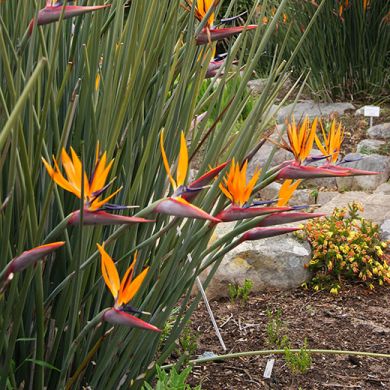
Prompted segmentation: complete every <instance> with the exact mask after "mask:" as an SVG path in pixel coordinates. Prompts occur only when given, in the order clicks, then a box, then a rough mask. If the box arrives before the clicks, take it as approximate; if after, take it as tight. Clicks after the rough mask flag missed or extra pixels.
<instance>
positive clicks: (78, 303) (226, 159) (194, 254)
mask: <svg viewBox="0 0 390 390" xmlns="http://www.w3.org/2000/svg"><path fill="white" fill-rule="evenodd" d="M233 2H234V0H233ZM255 3H256V2H255ZM286 3H287V0H282V1H281V3H280V6H279V7H278V9H277V11H276V13H275V16H274V18H273V19H272V21H270V23H268V24H267V25H261V23H259V21H260V22H261V17H262V16H261V15H260V16H259V20H257V21H256V22H255V23H257V25H258V26H259V27H257V28H256V29H255V30H254V31H252V32H251V37H252V42H251V44H250V45H249V42H248V40H247V39H245V34H239V35H236V36H235V37H230V39H227V40H226V44H227V45H228V46H229V47H228V50H227V52H228V56H227V57H226V59H225V62H224V75H223V77H221V78H220V80H219V81H218V83H217V82H216V80H215V79H212V81H211V83H210V85H211V87H210V88H207V89H206V91H204V90H203V93H202V94H200V91H201V90H202V86H203V82H204V74H205V71H204V69H202V64H201V63H200V62H199V61H198V58H199V56H200V54H201V48H199V46H198V45H197V44H196V41H195V39H192V38H193V31H194V29H193V27H194V18H192V17H191V16H190V15H189V14H188V13H186V11H183V10H182V8H181V7H180V1H179V0H173V1H172V0H150V1H138V0H136V1H131V2H130V3H128V2H127V1H125V0H120V1H115V2H112V6H111V7H110V8H109V9H107V10H106V11H104V10H102V11H99V12H89V13H85V14H84V13H83V14H82V15H80V16H78V17H77V18H74V19H66V18H64V16H65V11H67V10H69V9H63V8H61V13H62V17H60V18H59V19H58V23H50V24H47V25H44V26H43V25H42V26H41V25H37V26H35V25H34V28H33V31H32V34H31V35H30V36H29V39H28V40H27V41H26V43H25V48H24V50H19V51H18V50H17V49H18V46H19V45H20V42H21V39H22V38H23V35H24V33H25V31H26V27H27V26H29V24H30V22H31V20H33V19H34V18H36V17H37V15H38V14H39V11H40V10H41V9H42V7H44V6H45V4H46V2H44V1H37V2H35V1H28V2H23V3H21V2H15V1H5V2H2V3H1V4H0V15H1V16H0V19H1V21H0V25H1V28H0V69H1V74H2V77H1V79H0V129H1V132H0V153H1V159H0V161H1V185H0V211H1V213H0V232H1V234H0V240H1V245H0V252H1V256H0V269H2V270H4V269H7V267H9V266H8V264H14V265H13V266H12V267H13V268H12V267H11V272H13V271H17V269H16V268H18V267H19V270H21V272H22V275H18V276H16V274H15V277H14V278H13V279H12V280H10V281H9V284H8V285H7V288H6V289H4V291H3V292H2V294H0V299H1V305H0V311H1V312H0V318H1V321H0V356H1V359H0V388H1V389H7V388H19V387H21V386H23V383H28V384H29V386H31V387H32V388H37V389H43V388H66V389H73V388H81V387H83V386H90V387H91V388H107V389H112V388H118V387H120V386H122V387H123V386H125V387H131V388H132V389H139V388H141V387H142V385H143V382H144V381H145V380H149V379H150V377H152V376H153V374H154V371H155V365H156V364H159V365H162V364H163V363H164V362H165V361H166V359H167V358H168V357H169V356H171V352H172V351H173V350H174V349H175V348H176V340H177V339H178V338H179V336H180V333H181V331H182V329H183V328H184V327H185V325H186V322H187V321H188V319H189V318H190V316H191V315H192V313H193V312H194V311H195V310H196V307H197V305H198V303H199V300H200V296H196V297H195V298H194V299H193V300H190V291H191V289H192V286H193V284H194V281H195V279H196V277H197V276H198V275H199V274H200V272H201V271H202V269H203V268H208V271H209V276H208V278H207V280H206V281H205V283H204V286H205V287H207V284H208V283H209V282H210V280H211V278H212V275H213V273H215V271H216V269H217V267H218V264H219V263H220V260H221V259H222V258H223V255H224V253H227V252H228V251H229V248H230V247H232V246H233V245H239V243H240V241H241V242H242V240H244V239H259V238H263V237H269V236H271V235H274V234H280V233H281V232H286V231H288V230H289V229H290V230H291V228H285V227H281V226H260V225H259V224H260V223H261V221H265V220H266V218H268V217H270V216H272V215H278V214H279V213H277V212H275V213H272V214H264V215H259V216H256V217H254V218H253V217H251V218H245V219H242V220H241V219H240V220H238V222H237V223H235V226H233V227H232V230H231V231H230V232H229V233H227V234H225V235H223V236H222V237H218V238H217V240H216V241H215V242H214V243H211V242H210V237H211V236H212V234H213V231H214V228H215V226H216V222H217V221H215V220H219V219H220V218H217V215H218V214H219V213H220V212H223V210H224V209H225V208H226V209H229V208H230V207H237V208H240V212H241V211H242V212H245V208H246V206H248V205H249V207H247V208H249V209H251V208H253V209H255V208H257V207H259V208H261V206H262V205H256V201H255V200H254V201H252V200H251V198H254V197H255V189H256V188H257V187H258V186H259V185H262V186H263V185H265V184H266V181H268V182H270V181H271V180H274V179H275V177H276V176H277V174H278V172H279V170H280V169H281V168H280V167H277V168H273V169H272V170H268V167H267V166H266V165H265V166H263V167H261V168H262V172H261V174H260V177H258V178H257V179H256V180H253V181H252V182H255V181H257V182H258V183H257V184H256V185H255V186H254V187H253V191H251V190H250V191H249V190H248V188H247V187H248V183H249V182H250V179H249V181H246V179H245V182H244V180H242V177H243V176H244V175H242V168H243V167H242V166H241V165H240V166H239V169H238V171H239V173H240V175H241V176H240V175H238V176H237V177H240V178H241V179H240V180H238V181H237V183H239V184H240V186H242V188H241V187H240V188H241V189H239V190H238V193H241V192H242V191H244V192H245V196H248V193H250V192H252V193H251V194H250V196H249V198H248V199H247V200H245V202H247V203H248V204H245V203H244V204H242V199H244V198H241V195H240V196H239V197H238V198H237V201H235V202H236V203H237V204H234V205H233V204H232V205H229V204H228V202H227V200H226V197H225V196H224V195H223V194H222V192H221V191H220V189H219V184H220V183H221V181H222V180H224V177H226V174H228V173H229V172H230V170H231V169H232V168H231V166H229V163H230V161H232V159H233V158H234V162H235V167H234V169H233V172H236V171H237V168H236V166H237V161H245V160H246V159H245V158H244V156H247V155H248V153H249V152H250V151H251V150H250V147H251V145H252V144H253V143H254V140H256V141H257V140H259V139H260V138H262V134H263V132H264V131H265V130H267V129H268V127H269V126H270V125H271V122H272V118H271V117H270V116H269V115H268V113H269V108H270V107H271V106H272V104H274V103H275V96H277V95H278V92H279V91H280V90H281V88H282V85H283V82H284V81H285V80H286V78H287V72H286V69H285V67H284V63H283V62H281V59H280V58H281V57H280V58H279V57H278V58H275V66H274V67H272V69H271V70H270V72H269V74H268V78H267V80H268V82H267V86H266V88H265V90H264V92H262V93H261V94H260V95H259V96H258V97H257V98H255V99H254V103H253V111H252V112H251V114H250V115H248V116H247V117H246V119H245V120H244V121H242V123H239V124H238V123H237V120H236V119H237V118H239V117H240V114H241V112H242V111H243V110H244V108H245V104H246V102H247V100H248V98H249V92H248V90H247V87H246V84H247V81H248V80H249V79H250V77H251V76H252V74H253V71H254V68H255V66H256V64H257V63H258V62H259V61H261V59H262V56H263V53H264V51H265V47H266V46H267V44H268V43H269V41H270V37H271V35H272V32H273V31H274V30H275V27H276V23H277V21H278V19H280V18H281V17H282V15H283V12H284V11H285V8H286ZM51 4H52V5H51V6H52V7H55V6H56V4H54V3H51ZM62 4H64V5H65V6H71V5H72V6H73V3H72V4H70V3H62ZM83 4H84V3H83ZM83 4H78V5H77V6H84V5H83ZM88 4H89V3H88ZM208 4H209V3H208ZM104 5H106V4H105V3H104V2H103V1H96V2H94V4H92V2H91V5H85V6H95V7H99V6H104ZM127 5H128V6H127ZM232 5H233V3H232ZM255 6H256V4H254V7H255ZM107 8H108V7H107ZM59 10H60V9H57V11H59ZM254 11H255V9H254V8H253V9H252V11H251V13H250V15H253V14H254V13H255V12H254ZM210 14H211V13H210ZM67 15H69V14H67ZM15 20H17V21H18V23H15ZM56 20H57V19H56ZM314 20H315V19H313V23H314ZM202 22H204V20H202ZM202 22H200V23H202ZM213 30H214V26H211V25H210V34H213ZM215 30H218V28H215ZM186 34H187V35H186ZM205 34H206V36H207V33H206V32H205ZM184 37H185V38H186V39H183V38H184ZM207 42H208V39H207ZM301 44H302V41H301V42H300V43H299V42H298V44H297V47H299V45H301ZM242 53H246V54H245V56H244V55H242ZM244 58H245V61H244ZM233 61H237V66H236V67H234V68H233V67H232V63H233ZM97 75H99V87H98V88H96V78H97ZM232 82H233V83H235V84H236V86H237V88H235V89H234V90H233V89H229V88H228V86H229V83H232ZM226 94H227V95H228V96H226ZM288 96H289V94H287V96H286V98H285V99H287V98H288ZM222 97H225V98H226V99H227V100H226V101H229V102H230V103H229V104H228V105H227V106H222V105H221V104H220V102H221V101H222V99H221V98H222ZM285 99H284V100H283V101H282V102H281V103H280V104H279V106H280V105H282V104H283V103H284V102H285ZM206 107H207V109H206ZM205 111H207V113H206V114H205V119H204V120H203V121H201V122H200V123H196V124H194V118H195V117H196V116H198V115H200V114H201V115H204V113H205ZM210 123H211V124H212V125H211V126H210ZM237 126H239V129H240V136H239V137H238V138H237V137H234V136H232V134H234V132H233V129H235V130H237ZM162 129H165V130H164V133H163V136H164V139H163V146H164V150H165V152H166V155H167V156H166V159H165V158H162V154H161V151H162V148H161V150H160V143H159V137H160V135H161V134H162ZM182 131H183V132H184V134H183V135H182V133H181V132H182ZM186 139H187V140H191V142H189V145H188V146H187V145H185V144H186V142H185V141H186ZM98 140H99V141H100V145H101V146H102V149H103V150H105V153H103V154H101V153H100V151H99V152H98V153H96V145H97V143H98ZM70 145H72V149H73V150H74V152H72V150H70ZM187 148H188V162H187V157H186V154H187V151H186V150H187ZM99 149H100V148H99ZM69 150H70V152H69ZM180 150H181V152H180ZM67 151H68V152H67ZM198 151H201V154H200V153H199V152H198ZM40 156H43V158H44V160H45V163H44V165H43V164H42V161H41V160H40V158H39V157H40ZM51 156H57V158H56V159H55V160H51ZM177 156H179V158H177ZM112 158H114V161H113V162H112ZM175 158H176V160H177V162H176V165H177V167H178V168H179V169H176V172H175V173H176V176H175V177H174V176H173V174H171V172H174V168H172V167H171V166H170V165H169V163H168V162H170V163H172V162H174V159H175ZM164 160H165V163H164ZM51 161H53V163H51ZM190 162H191V164H192V168H196V169H197V170H198V174H197V175H196V176H195V177H196V180H194V181H193V182H190V183H189V184H186V176H187V170H188V165H189V164H190ZM230 164H231V163H230ZM248 164H249V162H248ZM61 165H62V166H61ZM164 165H165V166H164ZM173 166H175V164H173ZM209 166H210V167H214V168H211V169H210V168H209ZM90 167H92V169H90V170H89V168H90ZM167 168H168V169H167ZM270 171H271V173H270ZM87 172H88V173H91V174H87ZM97 172H98V174H96V173H97ZM48 173H49V174H48ZM167 173H168V176H169V175H170V176H171V178H174V183H172V182H171V184H172V185H173V184H175V185H173V187H174V189H173V191H172V192H171V193H169V192H168V191H167V180H166V178H167ZM262 176H263V178H262ZM109 177H112V178H114V177H116V179H115V183H118V187H119V188H120V187H122V189H121V191H120V192H117V193H116V194H115V192H116V191H115V190H114V191H113V192H111V193H108V190H109V188H110V184H111V183H113V181H112V180H113V179H112V180H111V181H110V180H109ZM53 182H54V183H55V184H56V185H54V184H53ZM252 182H251V185H250V186H252ZM222 184H223V185H224V186H225V187H226V186H227V183H226V182H225V183H224V182H222ZM226 188H227V189H228V187H226ZM249 189H250V188H249ZM63 190H64V191H63ZM229 191H230V190H229ZM106 192H107V193H108V195H106ZM68 193H71V194H72V195H73V196H68V195H69V194H68ZM233 193H234V197H235V198H234V199H236V192H234V191H233ZM114 194H115V197H116V198H118V199H120V203H121V204H124V205H138V206H139V210H137V213H136V214H135V215H132V216H125V215H119V213H120V212H121V213H122V212H123V213H125V212H126V209H125V210H124V211H122V210H118V211H117V210H116V209H117V207H112V206H110V202H111V200H112V199H113V196H114ZM179 198H180V200H179ZM272 201H275V203H276V202H277V200H272ZM164 202H165V206H164ZM172 204H174V205H175V207H177V204H179V206H180V210H181V212H180V213H182V215H181V216H180V217H179V216H178V215H177V214H179V213H175V212H172V210H173V211H175V210H174V208H173V209H172ZM270 204H271V205H273V203H272V202H271V203H270ZM159 205H160V210H157V213H156V212H155V209H156V207H157V208H158V207H159ZM264 206H265V207H268V206H269V205H267V204H265V205H264ZM163 207H167V209H168V210H163ZM272 207H275V208H277V209H278V212H281V211H282V210H283V209H284V208H285V207H289V206H286V205H285V206H277V205H275V206H272ZM241 209H242V210H241ZM176 211H177V208H176ZM262 211H264V210H262ZM295 211H296V210H295ZM295 211H294V210H291V212H295ZM154 212H155V213H154ZM189 212H191V213H194V215H192V216H189V215H188V213H189ZM153 213H154V214H153ZM151 214H152V215H154V216H155V217H156V221H155V222H154V223H152V222H149V223H134V222H141V221H136V220H134V218H146V217H147V216H149V215H151ZM167 214H168V215H167ZM175 214H176V215H175ZM205 214H207V218H205V219H199V218H194V217H199V215H203V216H206V215H205ZM226 214H227V215H229V212H227V213H226ZM172 215H173V216H174V218H172ZM214 215H215V216H214ZM118 218H119V219H118ZM210 219H211V221H210ZM280 219H282V218H280ZM118 222H119V223H120V226H117V223H118ZM123 222H126V223H124V224H123ZM127 222H130V223H127ZM214 222H215V223H214ZM219 223H220V222H219ZM88 224H92V226H89V227H86V226H85V225H88ZM256 229H257V230H256ZM294 229H296V228H294ZM54 236H55V237H58V238H56V239H55V240H54V239H52V238H53V237H54ZM54 242H57V243H60V242H64V243H65V244H64V245H63V246H61V249H60V250H57V251H56V252H55V261H47V262H46V263H45V264H44V267H43V264H42V262H41V261H36V260H34V259H33V257H31V256H30V257H29V255H27V259H33V260H29V261H28V263H29V265H30V264H31V266H28V267H27V268H24V265H23V267H22V265H21V264H25V263H24V262H20V261H18V262H19V265H18V266H16V265H15V264H18V262H17V261H16V260H12V259H16V258H18V257H19V256H22V259H23V258H24V259H26V257H25V256H24V255H20V254H21V253H23V251H25V249H26V248H39V247H41V245H46V244H50V243H52V244H53V243H54ZM97 242H99V243H101V242H104V251H105V252H106V253H110V257H111V256H112V258H114V259H117V267H118V269H121V265H122V264H123V263H122V261H123V260H125V259H129V258H131V257H132V255H133V254H134V253H135V251H138V253H139V254H140V255H139V256H138V258H137V261H136V263H134V266H132V265H131V266H130V271H128V273H127V274H126V272H125V274H124V275H125V277H124V278H123V279H122V283H123V287H122V289H121V283H120V282H118V280H119V276H118V278H117V277H116V275H117V273H116V272H117V271H116V272H115V271H114V268H113V267H112V262H110V261H109V260H108V257H105V259H106V260H104V262H105V264H106V268H105V269H106V271H104V272H105V273H104V275H106V277H107V285H108V286H109V288H112V290H113V295H114V299H116V302H115V303H114V306H112V305H113V304H112V300H111V297H109V296H108V294H107V291H106V287H105V286H104V284H103V283H102V273H101V267H100V263H99V261H100V258H101V256H102V255H101V254H100V252H99V250H97V249H96V243H97ZM58 245H59V244H58ZM48 248H50V249H51V248H52V247H50V246H49V247H48ZM41 249H42V248H41ZM41 249H37V250H38V251H40V250H41ZM34 262H36V265H35V266H33V263H34ZM114 267H115V266H114ZM148 267H149V268H148ZM22 268H23V270H22ZM8 269H9V268H8ZM12 269H13V271H12ZM145 269H148V271H142V270H145ZM132 270H133V271H132ZM143 272H144V273H143ZM146 272H147V274H146ZM6 273H8V271H7V272H5V273H4V275H5V274H6ZM131 273H133V275H136V274H137V273H138V275H137V276H136V277H133V278H132V279H131V281H130V274H131ZM145 274H146V276H145V278H144V279H143V281H142V286H141V288H137V287H138V286H137V285H138V283H139V282H141V279H142V278H143V277H141V276H140V275H145ZM19 276H22V277H19ZM103 279H105V278H104V276H103ZM7 280H8V279H7ZM118 283H119V287H118ZM140 285H141V283H140ZM110 286H111V287H110ZM130 292H131V293H130ZM133 293H134V295H133ZM127 300H128V302H126V301H127ZM129 302H130V303H131V305H132V306H134V307H141V308H147V309H148V311H149V312H150V317H148V322H146V321H144V323H142V326H141V328H142V327H146V328H147V329H150V330H152V331H147V330H145V329H139V328H138V329H133V327H134V325H135V324H138V325H139V324H141V323H140V322H139V321H143V320H141V319H140V318H138V317H137V316H139V315H141V314H137V313H134V312H130V313H129V312H127V311H126V308H127V307H128V306H127V305H128V303H129ZM177 307H179V309H177ZM15 308H17V310H15ZM173 310H178V312H179V315H178V316H177V319H176V321H175V323H174V324H173V327H172V329H171V331H170V334H169V336H168V338H167V339H166V340H165V341H164V342H163V343H162V342H161V341H160V339H159V332H157V331H154V330H156V329H157V328H158V329H163V327H164V324H165V323H166V321H167V320H168V319H169V317H170V314H171V313H172V311H173ZM131 313H132V314H131ZM133 314H134V315H133ZM128 316H132V317H131V318H130V319H129V317H128ZM133 317H134V318H133ZM135 318H136V319H135ZM142 318H143V317H142ZM148 323H150V324H148ZM145 324H148V325H145ZM126 325H131V326H126ZM151 327H156V329H155V328H153V329H151Z"/></svg>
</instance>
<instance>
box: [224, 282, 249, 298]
mask: <svg viewBox="0 0 390 390" xmlns="http://www.w3.org/2000/svg"><path fill="white" fill-rule="evenodd" d="M252 287H253V282H252V281H251V280H249V279H245V280H244V283H243V284H242V286H240V285H239V284H237V283H229V285H228V291H229V298H230V301H231V302H232V303H234V302H236V301H237V300H241V301H243V302H247V301H248V299H249V294H250V293H251V291H252Z"/></svg>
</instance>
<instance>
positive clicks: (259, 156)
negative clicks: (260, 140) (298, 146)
mask: <svg viewBox="0 0 390 390" xmlns="http://www.w3.org/2000/svg"><path fill="white" fill-rule="evenodd" d="M274 147H275V145H274V144H273V143H271V142H268V141H267V142H266V143H265V144H264V145H263V146H262V147H261V148H260V150H259V151H258V152H257V153H256V154H255V155H254V156H253V158H252V160H251V161H250V162H249V164H248V175H253V172H254V171H255V169H257V168H262V167H263V166H264V164H265V163H266V162H267V160H268V157H269V156H270V154H271V152H272V151H273V149H274ZM292 158H293V155H292V153H290V152H288V151H287V150H284V149H279V148H277V147H276V148H275V154H274V156H273V158H272V161H271V164H270V167H273V166H275V165H278V164H280V163H282V162H284V161H286V160H291V159H292Z"/></svg>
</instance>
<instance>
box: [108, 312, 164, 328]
mask: <svg viewBox="0 0 390 390" xmlns="http://www.w3.org/2000/svg"><path fill="white" fill-rule="evenodd" d="M103 318H104V320H105V321H107V322H108V323H110V324H112V325H123V326H127V327H129V328H139V329H144V330H151V331H153V332H161V330H160V329H159V328H157V327H156V326H154V325H152V324H149V323H148V322H145V321H142V320H141V319H139V318H137V317H135V316H132V315H131V314H128V313H125V312H123V311H120V310H117V309H114V308H111V309H108V310H107V311H106V312H105V313H104V316H103Z"/></svg>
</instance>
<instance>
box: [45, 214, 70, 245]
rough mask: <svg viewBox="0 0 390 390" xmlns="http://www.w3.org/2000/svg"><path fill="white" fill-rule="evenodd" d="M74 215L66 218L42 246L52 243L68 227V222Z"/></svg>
mask: <svg viewBox="0 0 390 390" xmlns="http://www.w3.org/2000/svg"><path fill="white" fill-rule="evenodd" d="M71 216H72V214H69V215H68V216H67V217H65V218H64V219H63V220H62V221H61V222H60V223H59V224H58V225H57V226H56V227H55V228H54V229H53V230H52V231H51V232H50V233H49V234H48V235H47V237H46V238H45V239H44V240H43V243H42V244H48V243H50V242H52V241H53V240H54V239H55V238H56V237H57V236H59V235H60V234H61V233H62V232H63V231H64V230H65V229H66V227H67V226H68V222H69V219H70V217H71Z"/></svg>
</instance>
